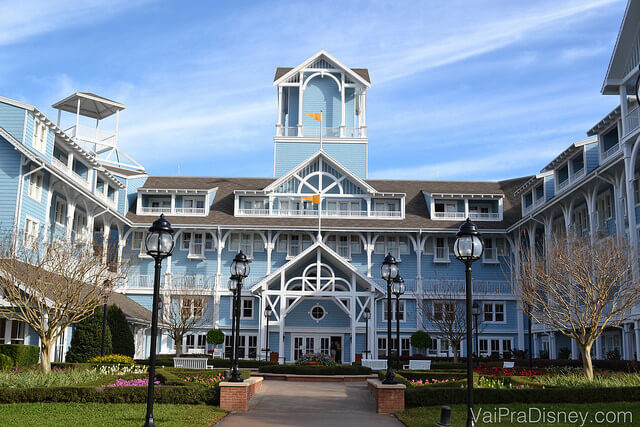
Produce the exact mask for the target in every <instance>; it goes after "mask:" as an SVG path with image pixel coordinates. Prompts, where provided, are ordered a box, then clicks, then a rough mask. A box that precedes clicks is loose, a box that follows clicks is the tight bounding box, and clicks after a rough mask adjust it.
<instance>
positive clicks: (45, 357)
mask: <svg viewBox="0 0 640 427" xmlns="http://www.w3.org/2000/svg"><path fill="white" fill-rule="evenodd" d="M52 344H53V341H46V340H41V344H40V370H41V371H42V372H44V373H45V374H48V373H49V372H51V346H52Z"/></svg>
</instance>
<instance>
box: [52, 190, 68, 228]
mask: <svg viewBox="0 0 640 427" xmlns="http://www.w3.org/2000/svg"><path fill="white" fill-rule="evenodd" d="M66 215H67V202H66V201H64V200H63V199H61V198H60V197H56V212H55V220H56V224H60V225H62V226H64V225H65V223H66Z"/></svg>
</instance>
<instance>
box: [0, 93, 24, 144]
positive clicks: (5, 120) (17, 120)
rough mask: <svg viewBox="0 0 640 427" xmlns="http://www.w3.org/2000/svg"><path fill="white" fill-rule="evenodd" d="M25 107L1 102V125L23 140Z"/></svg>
mask: <svg viewBox="0 0 640 427" xmlns="http://www.w3.org/2000/svg"><path fill="white" fill-rule="evenodd" d="M24 118H25V109H24V108H20V107H16V106H14V105H9V104H5V103H4V102H0V127H2V128H4V130H6V131H7V132H9V133H10V134H11V136H13V137H14V138H15V139H17V140H18V141H22V142H24V141H23V135H22V134H23V132H24Z"/></svg>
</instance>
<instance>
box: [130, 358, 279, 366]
mask: <svg viewBox="0 0 640 427" xmlns="http://www.w3.org/2000/svg"><path fill="white" fill-rule="evenodd" d="M180 357H198V358H205V357H206V358H208V359H209V360H208V362H207V363H208V364H209V365H211V366H213V367H215V368H228V369H231V360H229V359H213V358H211V357H209V356H207V355H206V354H184V355H182V356H180ZM173 358H174V356H167V355H160V356H156V365H157V366H173ZM136 363H137V364H139V365H148V364H149V359H144V360H137V361H136ZM277 364H278V362H269V361H267V360H239V361H238V366H239V367H240V369H243V368H245V369H247V368H259V367H261V366H267V365H277Z"/></svg>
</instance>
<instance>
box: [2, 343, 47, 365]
mask: <svg viewBox="0 0 640 427" xmlns="http://www.w3.org/2000/svg"><path fill="white" fill-rule="evenodd" d="M0 353H1V354H6V355H7V356H9V357H10V358H11V360H13V363H14V365H15V366H17V367H19V368H30V367H32V366H34V365H37V364H38V360H39V359H40V348H39V347H38V346H37V345H23V344H0Z"/></svg>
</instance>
